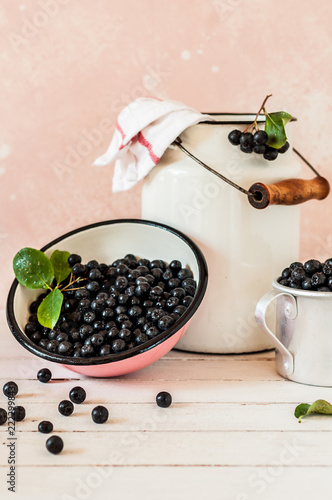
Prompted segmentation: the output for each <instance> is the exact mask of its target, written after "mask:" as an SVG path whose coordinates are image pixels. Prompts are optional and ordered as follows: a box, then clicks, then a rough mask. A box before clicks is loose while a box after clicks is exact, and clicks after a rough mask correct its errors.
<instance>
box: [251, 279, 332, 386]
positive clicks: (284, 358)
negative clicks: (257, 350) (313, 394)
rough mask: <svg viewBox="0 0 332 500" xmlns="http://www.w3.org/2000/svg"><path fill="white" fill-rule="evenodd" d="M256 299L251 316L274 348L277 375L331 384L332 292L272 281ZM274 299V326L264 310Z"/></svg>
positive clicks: (325, 384)
mask: <svg viewBox="0 0 332 500" xmlns="http://www.w3.org/2000/svg"><path fill="white" fill-rule="evenodd" d="M272 286H273V288H274V290H271V291H270V292H268V293H267V294H266V295H264V296H263V297H262V298H261V299H260V300H259V302H258V304H257V307H256V312H255V317H256V321H257V323H258V325H259V326H260V327H261V328H262V330H263V331H264V332H265V334H266V335H267V337H268V338H269V340H270V341H271V342H272V343H273V345H274V346H275V348H276V367H277V370H278V372H279V373H280V375H282V376H283V377H286V378H288V379H290V380H293V381H294V382H300V383H301V384H308V385H319V386H332V292H315V291H307V290H298V289H295V288H289V287H285V286H282V285H280V284H279V283H278V282H277V281H273V283H272ZM274 300H276V327H275V328H276V329H275V333H273V332H272V331H271V330H270V328H269V327H268V326H267V324H266V313H267V309H268V307H269V305H270V304H271V302H272V301H274Z"/></svg>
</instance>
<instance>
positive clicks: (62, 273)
mask: <svg viewBox="0 0 332 500" xmlns="http://www.w3.org/2000/svg"><path fill="white" fill-rule="evenodd" d="M69 255H70V253H69V252H62V251H60V250H54V252H53V253H52V255H51V262H52V265H53V269H54V276H55V279H56V281H57V283H58V284H59V283H61V282H62V281H63V280H65V279H66V278H67V277H68V276H69V275H70V271H71V267H70V265H69V264H68V257H69Z"/></svg>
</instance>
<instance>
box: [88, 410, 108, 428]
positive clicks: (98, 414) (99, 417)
mask: <svg viewBox="0 0 332 500" xmlns="http://www.w3.org/2000/svg"><path fill="white" fill-rule="evenodd" d="M91 417H92V420H93V421H94V422H95V423H96V424H104V423H105V422H106V421H107V420H108V409H107V408H105V406H96V407H95V408H94V409H93V410H92V412H91Z"/></svg>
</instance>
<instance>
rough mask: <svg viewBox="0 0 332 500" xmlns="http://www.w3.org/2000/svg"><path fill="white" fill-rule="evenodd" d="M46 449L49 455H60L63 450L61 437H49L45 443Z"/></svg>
mask: <svg viewBox="0 0 332 500" xmlns="http://www.w3.org/2000/svg"><path fill="white" fill-rule="evenodd" d="M46 448H47V450H48V451H49V452H50V453H53V455H57V454H58V453H61V451H62V450H63V441H62V439H61V437H59V436H51V437H50V438H48V440H47V441H46Z"/></svg>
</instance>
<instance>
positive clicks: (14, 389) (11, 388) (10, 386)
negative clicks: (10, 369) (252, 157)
mask: <svg viewBox="0 0 332 500" xmlns="http://www.w3.org/2000/svg"><path fill="white" fill-rule="evenodd" d="M3 393H4V395H5V396H7V398H9V397H15V396H16V394H17V393H18V386H17V384H16V383H15V382H13V381H10V382H7V383H6V384H5V385H4V386H3Z"/></svg>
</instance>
